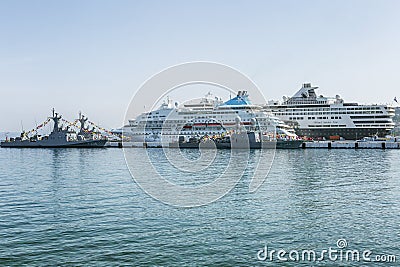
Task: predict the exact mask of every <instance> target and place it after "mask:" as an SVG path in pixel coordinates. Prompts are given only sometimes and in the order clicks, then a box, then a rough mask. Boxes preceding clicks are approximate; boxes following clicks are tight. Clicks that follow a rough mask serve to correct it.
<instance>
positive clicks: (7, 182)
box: [0, 148, 400, 266]
mask: <svg viewBox="0 0 400 267" xmlns="http://www.w3.org/2000/svg"><path fill="white" fill-rule="evenodd" d="M138 151H141V152H143V151H142V149H135V148H132V149H131V151H130V153H139V152H138ZM178 152H179V150H176V153H178ZM148 153H149V154H150V156H151V157H152V158H153V159H156V160H157V162H158V163H159V165H158V168H159V169H161V170H163V171H164V172H167V173H168V172H169V173H168V175H169V176H171V177H172V178H174V179H177V180H180V181H181V182H182V181H183V182H186V183H194V184H195V183H197V182H198V181H202V182H204V181H207V179H208V178H210V177H212V175H213V173H214V172H215V171H217V170H218V169H219V168H220V166H219V164H223V162H221V161H215V162H214V163H213V164H212V165H211V166H209V167H208V170H210V171H209V172H208V171H205V172H198V173H195V174H194V175H191V176H190V179H189V180H185V179H186V178H187V176H185V175H180V174H175V173H174V172H172V170H169V168H168V167H167V162H166V161H165V158H164V157H163V156H162V150H161V149H149V150H148ZM182 153H183V154H184V156H185V157H188V158H190V157H193V158H196V157H197V156H198V155H197V154H198V151H196V150H187V151H184V152H182ZM196 153H197V154H196ZM218 153H219V154H218V156H219V157H221V158H226V157H229V153H230V152H229V151H222V150H221V151H218ZM258 153H260V151H252V153H250V158H249V164H248V167H247V170H246V171H245V173H244V175H243V177H242V178H241V179H240V180H239V182H238V183H237V185H236V187H235V188H234V189H233V190H231V191H230V192H229V193H228V194H226V195H225V196H224V197H222V198H221V199H219V200H218V201H215V202H213V203H211V204H209V205H204V206H200V207H196V208H177V207H172V206H169V205H166V204H163V203H161V202H159V201H157V200H155V199H153V198H152V197H150V196H149V195H147V194H146V193H145V192H144V191H143V190H142V189H141V188H140V187H139V186H138V184H137V183H135V181H134V180H133V178H132V177H131V176H130V173H129V171H128V168H127V166H126V164H125V159H124V154H123V151H122V149H117V148H105V149H6V148H0V170H1V171H0V235H1V236H0V266H124V265H126V266H399V263H398V262H399V261H400V258H399V257H400V251H399V248H400V175H399V174H400V151H398V150H312V149H307V150H301V149H298V150H277V151H276V154H275V160H274V163H273V165H272V169H271V172H270V174H269V176H268V177H267V179H266V180H265V182H264V183H263V184H262V185H261V187H260V188H259V189H258V190H257V191H256V192H254V193H249V183H250V175H251V172H252V169H254V167H255V166H254V164H255V162H256V161H255V160H254V159H255V158H257V155H258ZM261 160H262V159H261ZM137 164H139V165H140V164H141V162H140V160H138V161H137ZM221 168H222V167H221ZM145 173H146V170H144V172H143V175H145ZM174 176H176V177H174ZM338 240H341V242H344V241H345V242H346V243H345V245H342V244H340V245H341V246H342V247H343V249H342V251H345V250H346V249H350V250H359V251H360V252H362V251H365V250H370V251H371V254H370V258H371V259H375V260H376V256H388V257H386V258H389V256H390V255H394V256H395V260H396V263H393V262H389V263H388V262H385V263H379V264H378V263H377V262H363V261H358V262H357V261H347V260H345V259H343V258H342V259H341V260H340V261H339V259H336V260H329V259H326V258H325V259H324V260H321V261H317V260H316V261H313V260H310V261H308V260H301V259H300V260H298V261H292V260H290V259H287V260H277V258H276V257H277V254H275V255H274V256H275V258H273V259H270V258H267V259H264V260H263V259H262V257H261V259H260V256H263V255H264V252H263V251H265V248H266V247H267V248H268V251H269V252H271V250H276V251H278V250H285V251H291V250H296V251H302V250H315V251H317V252H320V251H322V250H324V249H329V248H335V249H336V250H337V249H338V248H339V247H338V245H339V243H338ZM260 251H261V253H260ZM345 252H346V251H345ZM293 255H294V254H292V256H293ZM286 258H288V257H287V255H286ZM380 259H382V257H381V258H380Z"/></svg>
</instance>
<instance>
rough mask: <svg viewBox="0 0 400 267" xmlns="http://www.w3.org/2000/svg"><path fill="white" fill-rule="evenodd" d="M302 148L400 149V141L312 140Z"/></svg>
mask: <svg viewBox="0 0 400 267" xmlns="http://www.w3.org/2000/svg"><path fill="white" fill-rule="evenodd" d="M302 148H304V149H307V148H314V149H318V148H324V149H400V142H393V141H350V140H348V141H311V142H304V143H303V144H302Z"/></svg>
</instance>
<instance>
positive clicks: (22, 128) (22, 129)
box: [21, 120, 24, 132]
mask: <svg viewBox="0 0 400 267" xmlns="http://www.w3.org/2000/svg"><path fill="white" fill-rule="evenodd" d="M21 131H22V132H24V125H23V124H22V120H21Z"/></svg>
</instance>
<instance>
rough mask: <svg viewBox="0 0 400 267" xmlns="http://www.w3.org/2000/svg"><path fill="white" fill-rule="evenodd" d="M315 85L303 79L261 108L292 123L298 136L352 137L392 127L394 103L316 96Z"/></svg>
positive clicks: (361, 136) (379, 134)
mask: <svg viewBox="0 0 400 267" xmlns="http://www.w3.org/2000/svg"><path fill="white" fill-rule="evenodd" d="M317 88H318V87H315V86H311V84H310V83H305V84H303V86H302V88H301V89H300V90H299V91H297V93H296V94H294V95H293V96H292V97H290V98H285V97H284V99H283V102H278V101H269V102H268V104H267V105H266V106H265V107H264V108H265V110H266V111H270V112H272V113H273V114H274V115H275V116H277V117H278V118H280V119H281V120H283V121H284V122H285V123H287V124H288V125H290V126H292V127H293V128H294V129H295V131H296V133H297V134H298V135H300V136H308V137H313V138H318V137H321V138H326V139H328V138H332V137H333V136H335V137H337V136H340V137H343V138H345V139H351V140H355V139H361V138H363V137H365V136H372V135H378V136H385V135H387V134H389V133H390V131H391V130H392V129H393V128H394V122H393V117H394V115H395V109H394V107H392V106H389V105H361V104H358V103H346V102H344V100H343V99H342V98H341V97H340V96H339V95H337V96H336V97H324V96H322V95H320V96H318V95H317V94H316V92H315V90H316V89H317Z"/></svg>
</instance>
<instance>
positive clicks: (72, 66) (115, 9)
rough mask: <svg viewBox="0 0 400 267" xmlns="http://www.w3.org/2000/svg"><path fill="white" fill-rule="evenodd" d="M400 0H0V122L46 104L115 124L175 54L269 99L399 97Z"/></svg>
mask: <svg viewBox="0 0 400 267" xmlns="http://www.w3.org/2000/svg"><path fill="white" fill-rule="evenodd" d="M399 14H400V1H396V0H393V1H378V0H376V1H364V0H363V1H361V0H360V1H351V0H348V1H11V0H9V1H5V0H3V1H0V36H1V41H0V93H1V96H0V99H1V104H0V131H6V130H8V131H16V130H19V129H20V121H21V120H23V122H24V126H25V128H31V126H33V125H34V121H35V120H37V121H38V122H39V121H41V120H42V119H45V117H46V116H48V115H49V113H50V110H51V108H52V107H56V108H57V110H58V111H60V112H61V113H63V114H64V115H65V117H67V118H70V119H72V118H74V117H76V116H77V112H78V111H79V110H82V111H83V112H84V113H86V114H87V115H88V116H89V117H90V118H91V119H92V120H93V121H95V122H99V123H101V124H102V125H103V126H105V127H117V126H120V125H121V124H122V120H123V116H124V112H125V109H126V107H127V105H128V103H129V100H130V99H131V97H132V95H133V93H134V92H135V91H136V90H137V88H138V87H139V86H140V85H141V84H142V83H143V82H144V81H145V80H146V79H147V78H149V77H150V76H151V75H153V74H155V73H156V72H158V71H160V70H162V69H164V68H166V67H168V66H171V65H174V64H178V63H182V62H187V61H196V60H203V61H204V60H206V61H214V62H220V63H224V64H227V65H230V66H232V67H234V68H236V69H238V70H240V71H242V72H244V73H245V74H247V75H248V76H249V77H250V78H252V79H253V80H254V81H255V82H256V84H258V85H259V87H260V88H261V89H262V91H263V92H264V94H265V95H266V97H267V98H269V99H280V98H281V97H282V95H291V94H293V93H294V92H295V91H296V90H297V89H298V88H299V86H300V84H301V83H303V82H312V83H313V84H316V85H319V86H320V87H321V90H320V93H321V94H324V95H333V96H334V95H336V94H340V95H342V97H343V98H344V99H345V100H349V101H359V102H364V103H372V102H376V103H390V102H391V101H392V99H393V97H394V96H395V95H397V96H398V97H400V94H399V90H398V89H399V88H400V72H399V71H400V16H399Z"/></svg>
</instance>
